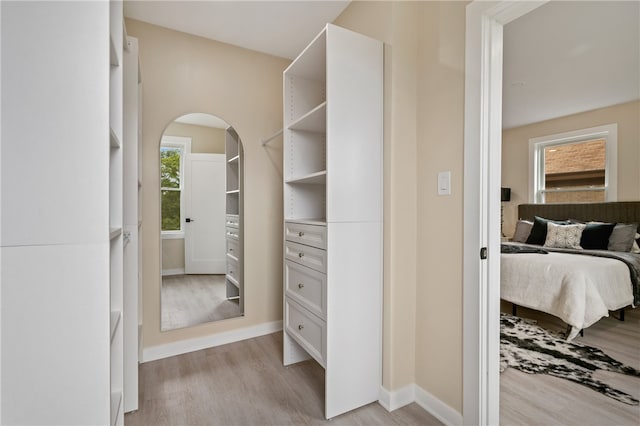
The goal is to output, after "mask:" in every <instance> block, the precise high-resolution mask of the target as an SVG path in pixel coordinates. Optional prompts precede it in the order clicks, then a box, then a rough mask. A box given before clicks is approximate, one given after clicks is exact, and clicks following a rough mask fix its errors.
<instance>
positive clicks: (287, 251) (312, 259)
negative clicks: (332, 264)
mask: <svg viewBox="0 0 640 426" xmlns="http://www.w3.org/2000/svg"><path fill="white" fill-rule="evenodd" d="M284 257H285V259H288V260H291V261H293V262H296V263H299V264H301V265H305V266H308V267H309V268H311V269H315V270H316V271H318V272H322V273H326V271H327V252H326V250H320V249H317V248H313V247H309V246H305V245H302V244H297V243H292V242H291V241H285V243H284Z"/></svg>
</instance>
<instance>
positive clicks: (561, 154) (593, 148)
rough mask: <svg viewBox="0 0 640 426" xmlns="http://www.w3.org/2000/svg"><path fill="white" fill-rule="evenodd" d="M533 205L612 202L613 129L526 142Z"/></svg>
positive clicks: (610, 127) (598, 129)
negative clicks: (527, 143)
mask: <svg viewBox="0 0 640 426" xmlns="http://www.w3.org/2000/svg"><path fill="white" fill-rule="evenodd" d="M529 159H530V162H529V163H530V193H529V199H530V201H531V202H534V203H576V202H602V201H615V200H616V198H617V189H616V186H617V185H616V183H617V181H616V168H617V167H616V166H617V125H616V124H610V125H606V126H600V127H594V128H590V129H584V130H578V131H574V132H568V133H562V134H558V135H551V136H544V137H541V138H535V139H530V140H529Z"/></svg>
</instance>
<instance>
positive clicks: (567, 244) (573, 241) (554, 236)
mask: <svg viewBox="0 0 640 426" xmlns="http://www.w3.org/2000/svg"><path fill="white" fill-rule="evenodd" d="M585 227H586V225H583V224H580V223H577V224H574V225H556V224H555V223H553V222H548V223H547V237H546V239H545V241H544V246H545V247H556V248H572V249H581V248H582V247H580V238H582V231H583V230H584V228H585Z"/></svg>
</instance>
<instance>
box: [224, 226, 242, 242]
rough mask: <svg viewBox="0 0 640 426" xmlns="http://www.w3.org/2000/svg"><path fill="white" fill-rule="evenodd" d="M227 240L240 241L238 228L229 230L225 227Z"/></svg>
mask: <svg viewBox="0 0 640 426" xmlns="http://www.w3.org/2000/svg"><path fill="white" fill-rule="evenodd" d="M229 238H231V239H234V240H236V241H240V231H239V230H238V228H231V227H229V226H227V239H229Z"/></svg>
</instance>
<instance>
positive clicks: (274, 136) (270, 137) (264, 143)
mask: <svg viewBox="0 0 640 426" xmlns="http://www.w3.org/2000/svg"><path fill="white" fill-rule="evenodd" d="M282 130H283V129H280V130H278V131H277V132H275V133H274V134H273V135H271V136H269V137H268V138H266V139H263V140H262V146H265V145H266V144H268V143H269V142H271V141H272V140H274V139H275V138H277V137H278V136H280V135H281V134H282Z"/></svg>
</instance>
